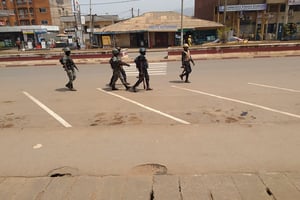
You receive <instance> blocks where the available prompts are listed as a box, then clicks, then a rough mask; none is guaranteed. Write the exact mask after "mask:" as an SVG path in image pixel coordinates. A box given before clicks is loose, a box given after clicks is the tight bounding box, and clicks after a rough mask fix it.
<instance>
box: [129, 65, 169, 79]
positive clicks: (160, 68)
mask: <svg viewBox="0 0 300 200" xmlns="http://www.w3.org/2000/svg"><path fill="white" fill-rule="evenodd" d="M167 66H168V63H166V62H162V63H149V68H148V73H149V75H150V76H158V75H166V74H167ZM124 70H125V72H126V74H127V76H137V75H138V74H139V72H138V70H137V69H136V67H135V64H133V65H131V67H124Z"/></svg>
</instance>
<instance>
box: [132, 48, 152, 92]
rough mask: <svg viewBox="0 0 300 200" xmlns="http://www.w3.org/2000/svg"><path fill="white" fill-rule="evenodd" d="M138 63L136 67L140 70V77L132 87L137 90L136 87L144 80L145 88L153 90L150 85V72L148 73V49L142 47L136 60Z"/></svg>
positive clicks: (134, 90)
mask: <svg viewBox="0 0 300 200" xmlns="http://www.w3.org/2000/svg"><path fill="white" fill-rule="evenodd" d="M134 62H135V64H136V68H137V69H138V70H139V77H138V78H139V79H138V80H137V82H136V83H135V84H134V86H133V87H132V90H133V92H136V87H138V86H139V84H140V83H142V82H144V89H146V90H152V88H150V85H149V80H150V78H149V73H148V61H147V59H146V49H145V48H140V55H139V56H138V57H136V58H135V60H134ZM145 81H146V86H145Z"/></svg>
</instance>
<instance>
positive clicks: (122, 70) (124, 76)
mask: <svg viewBox="0 0 300 200" xmlns="http://www.w3.org/2000/svg"><path fill="white" fill-rule="evenodd" d="M117 50H118V51H119V54H118V57H119V58H120V60H121V61H122V56H121V47H117ZM122 63H125V62H122ZM125 65H126V66H130V65H128V64H127V63H125ZM120 73H121V76H122V77H123V80H124V82H125V83H126V85H129V83H128V82H127V75H126V72H125V70H124V67H123V65H121V66H120ZM113 78H114V76H113V75H112V77H111V79H110V82H109V86H111V85H112V82H113Z"/></svg>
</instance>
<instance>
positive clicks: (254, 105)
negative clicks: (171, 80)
mask: <svg viewBox="0 0 300 200" xmlns="http://www.w3.org/2000/svg"><path fill="white" fill-rule="evenodd" d="M172 87H173V88H177V89H180V90H186V91H189V92H193V93H198V94H203V95H206V96H211V97H215V98H218V99H223V100H227V101H232V102H235V103H240V104H245V105H248V106H253V107H256V108H261V109H263V110H267V111H271V112H275V113H279V114H283V115H287V116H290V117H295V118H298V119H300V115H296V114H293V113H288V112H285V111H280V110H276V109H273V108H269V107H266V106H261V105H258V104H254V103H250V102H246V101H241V100H237V99H232V98H227V97H222V96H218V95H214V94H209V93H206V92H201V91H198V90H192V89H187V88H183V87H178V86H174V85H173V86H172Z"/></svg>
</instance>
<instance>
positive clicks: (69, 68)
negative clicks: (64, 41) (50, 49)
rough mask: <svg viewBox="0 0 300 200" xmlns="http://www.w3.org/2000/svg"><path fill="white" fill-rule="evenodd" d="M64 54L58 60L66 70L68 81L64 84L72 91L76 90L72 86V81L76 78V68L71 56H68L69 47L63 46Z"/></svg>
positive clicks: (69, 52)
mask: <svg viewBox="0 0 300 200" xmlns="http://www.w3.org/2000/svg"><path fill="white" fill-rule="evenodd" d="M64 52H65V55H64V56H63V57H62V58H61V59H60V60H59V61H60V63H61V64H62V65H63V68H64V70H65V71H66V72H67V75H68V78H69V82H68V83H67V84H66V87H67V88H69V89H70V90H72V91H76V90H75V89H74V87H73V81H74V80H75V79H76V72H75V69H76V70H77V71H79V70H78V68H77V67H76V65H75V63H74V62H73V60H72V58H71V57H70V54H71V50H70V48H69V47H66V48H64Z"/></svg>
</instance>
